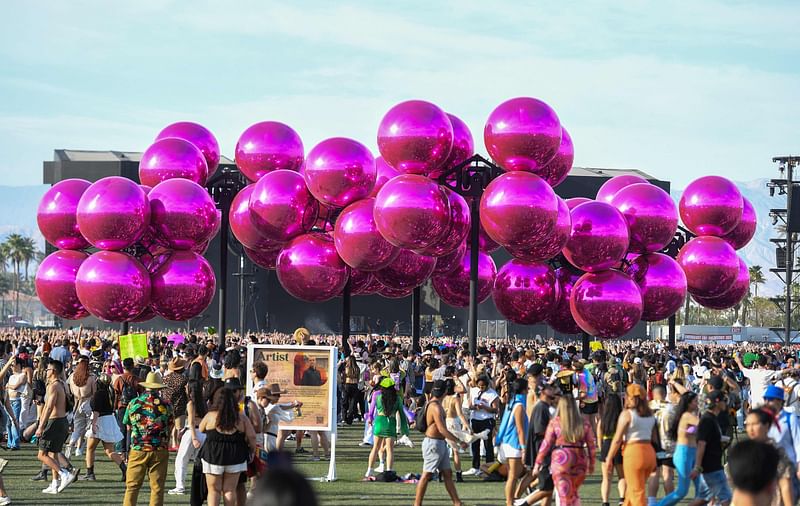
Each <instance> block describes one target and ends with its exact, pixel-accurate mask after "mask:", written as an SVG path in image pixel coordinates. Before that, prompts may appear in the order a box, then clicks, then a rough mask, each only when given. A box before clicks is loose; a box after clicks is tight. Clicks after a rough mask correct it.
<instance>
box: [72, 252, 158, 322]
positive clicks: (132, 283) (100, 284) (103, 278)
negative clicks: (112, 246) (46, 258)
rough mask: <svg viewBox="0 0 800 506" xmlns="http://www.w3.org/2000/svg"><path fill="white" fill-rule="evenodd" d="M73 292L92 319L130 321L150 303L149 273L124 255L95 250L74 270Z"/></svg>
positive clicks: (133, 259)
mask: <svg viewBox="0 0 800 506" xmlns="http://www.w3.org/2000/svg"><path fill="white" fill-rule="evenodd" d="M75 291H76V292H77V294H78V300H80V301H81V304H83V307H85V308H86V309H87V310H88V311H89V313H91V314H92V315H93V316H96V317H97V318H100V319H101V320H105V321H109V322H124V321H131V320H133V319H134V318H136V317H137V316H139V315H140V314H141V313H142V311H144V310H145V308H146V307H147V306H148V304H150V273H149V272H147V269H145V268H144V266H143V265H142V264H141V263H140V262H139V261H138V260H136V259H135V258H133V257H132V256H130V255H128V254H126V253H120V252H118V251H98V252H97V253H95V254H93V255H92V256H90V257H89V258H87V259H86V260H84V261H83V263H82V264H81V266H80V268H79V269H78V274H77V276H76V278H75Z"/></svg>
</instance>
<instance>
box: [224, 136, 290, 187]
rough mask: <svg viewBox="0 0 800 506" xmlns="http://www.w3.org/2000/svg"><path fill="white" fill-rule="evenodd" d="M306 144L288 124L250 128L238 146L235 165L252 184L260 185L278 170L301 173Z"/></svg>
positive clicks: (240, 138)
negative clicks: (269, 174) (266, 176)
mask: <svg viewBox="0 0 800 506" xmlns="http://www.w3.org/2000/svg"><path fill="white" fill-rule="evenodd" d="M303 153H304V151H303V141H302V140H300V136H299V135H297V132H295V131H294V130H292V128H291V127H290V126H288V125H284V124H283V123H279V122H277V121H262V122H261V123H256V124H255V125H251V126H250V127H248V128H247V130H245V131H244V132H242V135H241V136H240V137H239V141H238V142H237V143H236V155H235V158H236V166H237V167H239V170H240V171H241V172H242V174H244V175H245V177H247V179H249V180H250V181H253V182H257V181H258V180H259V179H261V178H262V177H263V176H264V175H265V174H267V173H269V172H272V171H275V170H292V171H298V170H300V166H301V165H302V164H303Z"/></svg>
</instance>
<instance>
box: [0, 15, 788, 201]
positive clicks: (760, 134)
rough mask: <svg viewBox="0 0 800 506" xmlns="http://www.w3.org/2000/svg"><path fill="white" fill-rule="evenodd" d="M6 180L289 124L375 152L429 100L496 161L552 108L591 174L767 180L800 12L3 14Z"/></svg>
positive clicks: (784, 138)
mask: <svg viewBox="0 0 800 506" xmlns="http://www.w3.org/2000/svg"><path fill="white" fill-rule="evenodd" d="M0 18H1V19H3V20H4V21H5V23H4V29H3V30H2V32H0V152H1V153H2V158H0V174H2V181H0V184H10V185H27V184H37V183H40V182H41V162H42V160H49V159H52V152H53V149H56V148H72V149H116V150H144V149H145V148H146V147H147V146H148V145H149V143H150V142H151V141H152V139H153V137H154V136H155V135H156V133H157V132H158V131H159V130H160V128H162V127H163V126H165V125H166V124H168V123H171V122H173V121H178V120H193V121H197V122H200V123H202V124H204V125H206V126H207V127H209V128H210V129H211V130H212V131H213V132H214V133H215V134H216V135H217V137H218V139H219V141H220V145H221V146H222V151H223V153H225V154H226V155H228V156H232V154H233V149H234V146H235V144H236V140H237V138H238V136H239V134H240V133H241V132H242V131H243V130H244V129H245V128H246V127H247V126H249V125H250V124H252V123H255V122H257V121H262V120H279V121H284V122H286V123H288V124H290V125H292V126H293V127H294V128H295V129H296V130H297V131H298V132H299V133H300V135H301V136H302V138H303V141H304V144H305V147H306V152H308V150H309V149H310V148H311V147H312V146H313V145H314V144H315V143H317V142H319V141H320V140H322V139H324V138H327V137H332V136H348V137H353V138H356V139H358V140H360V141H362V142H364V143H366V144H367V145H368V146H370V147H371V148H372V149H373V151H374V152H375V153H376V154H377V147H376V142H375V136H376V132H377V125H378V122H379V121H380V118H381V117H382V115H383V113H384V112H385V111H386V110H388V109H389V108H390V107H391V106H392V105H394V104H395V103H396V102H398V101H401V100H405V99H409V98H421V99H426V100H430V101H432V102H435V103H437V104H438V105H440V106H441V107H442V108H444V109H445V110H447V111H448V112H451V113H453V114H456V115H457V116H460V117H461V118H462V119H464V120H465V121H466V122H467V124H468V125H469V126H470V128H471V129H472V131H473V135H474V136H475V138H476V145H477V146H478V148H479V151H481V152H484V153H485V149H484V147H483V140H482V131H483V124H484V121H485V119H486V117H487V116H488V114H489V112H490V111H491V110H492V109H493V108H494V107H495V106H496V105H497V104H498V103H500V102H502V101H503V100H505V99H507V98H511V97H514V96H521V95H528V96H534V97H537V98H540V99H542V100H545V101H546V102H548V103H549V104H550V105H552V106H553V107H554V108H555V109H556V111H557V112H558V114H559V117H560V118H561V121H562V124H563V125H564V126H565V127H567V129H568V130H569V131H570V133H571V135H572V138H573V141H574V143H575V149H576V165H582V166H594V167H617V168H629V167H635V168H640V169H642V170H645V171H646V172H648V173H650V174H652V175H654V176H656V177H659V178H661V179H670V180H672V181H673V183H674V185H675V186H676V187H682V186H684V185H685V184H686V183H687V182H688V181H690V180H691V179H693V178H695V177H697V176H699V175H703V174H711V173H715V174H720V175H726V176H728V177H731V178H733V179H736V180H742V181H744V180H751V179H755V178H757V177H770V176H771V175H772V174H774V173H777V171H776V170H775V167H774V166H773V164H772V163H771V157H772V156H773V155H776V154H785V153H790V152H791V153H795V154H796V153H798V152H800V126H799V125H800V124H799V123H798V118H800V100H799V99H800V75H799V73H800V67H798V61H800V31H798V28H797V22H798V20H800V2H793V1H785V2H733V1H730V2H706V1H674V2H645V1H618V2H608V1H586V2H583V1H575V2H563V1H547V2H544V1H540V2H519V1H515V2H497V1H495V2H486V1H466V0H457V1H441V2H431V1H427V2H360V3H355V2H302V3H301V2H274V3H273V2H267V1H246V0H243V1H237V2H221V1H220V2H206V1H192V2H188V1H186V2H173V1H166V0H154V1H137V2H101V1H94V2H89V1H74V0H71V1H68V2H64V1H52V2H46V1H36V2H20V1H4V2H1V3H0Z"/></svg>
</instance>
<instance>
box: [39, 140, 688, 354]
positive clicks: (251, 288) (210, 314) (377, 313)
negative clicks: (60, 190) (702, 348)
mask: <svg viewBox="0 0 800 506" xmlns="http://www.w3.org/2000/svg"><path fill="white" fill-rule="evenodd" d="M140 158H141V153H138V152H124V151H82V150H67V149H59V150H56V151H55V152H54V160H53V161H45V162H44V164H43V165H44V166H43V169H44V170H43V182H44V183H45V184H55V183H57V182H59V181H62V180H64V179H70V178H80V179H86V180H88V181H90V182H94V181H97V180H99V179H102V178H104V177H108V176H122V177H125V178H128V179H131V180H133V181H136V182H139V175H138V174H139V172H138V171H139V160H140ZM503 173H504V171H503V170H502V169H501V168H500V167H498V166H497V165H495V164H494V163H493V162H491V161H489V160H488V159H486V158H484V157H483V156H481V155H474V156H472V157H471V158H469V159H468V160H466V161H464V162H463V163H461V164H459V165H458V166H456V167H453V168H452V169H450V170H449V171H447V173H446V174H444V175H442V176H441V177H440V178H439V182H440V183H441V184H443V185H445V186H447V187H448V188H450V189H452V190H453V191H455V192H456V193H459V194H460V195H462V196H464V197H465V198H466V199H467V200H468V201H469V202H471V203H470V211H471V215H472V221H471V227H472V229H471V230H470V246H471V247H470V254H471V255H472V262H471V265H473V266H475V265H477V262H476V261H475V258H476V256H477V252H478V248H477V246H475V244H476V241H477V237H478V236H477V234H478V231H479V229H478V226H479V219H478V216H479V200H480V195H482V193H483V191H484V190H485V188H486V186H487V185H488V184H489V183H490V182H491V181H492V180H493V179H495V178H496V177H497V176H499V175H501V174H503ZM626 174H632V175H637V176H640V177H643V178H645V179H647V180H648V181H649V182H650V183H652V184H653V185H655V186H658V187H659V188H661V189H663V190H665V191H667V192H668V191H669V189H670V183H669V182H668V181H663V180H657V179H655V178H653V177H652V176H650V175H648V174H645V173H643V172H641V171H638V170H620V169H606V168H585V167H573V168H572V170H571V171H570V173H569V176H568V177H567V178H566V179H565V180H564V182H563V183H561V184H560V185H558V187H557V188H556V189H555V190H556V193H557V194H558V195H559V196H560V197H562V198H564V199H567V198H574V197H585V198H590V199H591V198H594V197H595V195H596V194H597V191H598V189H599V188H600V187H601V186H602V184H603V183H605V182H606V181H608V180H609V179H611V178H612V177H614V176H618V175H626ZM246 184H247V181H246V179H245V177H244V176H243V175H242V174H241V172H240V171H239V170H238V168H237V167H236V165H235V163H234V162H233V161H232V160H230V159H228V158H225V157H222V158H221V160H220V164H219V169H218V171H217V173H216V174H215V175H214V176H213V177H212V178H211V179H210V180H209V181H208V182H207V184H206V188H207V189H208V191H209V193H210V194H211V196H212V197H213V198H214V201H215V203H216V204H217V207H218V209H220V211H221V213H222V228H221V230H220V232H219V234H218V235H217V237H216V238H215V239H214V240H213V241H212V243H211V246H210V248H209V250H208V252H207V253H206V257H207V258H208V259H209V261H210V262H211V264H212V265H213V266H214V268H215V270H216V273H217V296H216V297H215V298H214V301H213V302H212V305H211V306H210V307H209V308H208V310H207V311H206V312H204V313H203V314H202V315H200V316H199V317H197V318H195V319H193V320H192V321H190V322H187V329H188V328H191V327H194V328H203V327H216V329H217V330H218V339H219V342H220V344H223V343H224V340H225V334H226V332H227V330H228V329H229V328H236V329H238V330H239V331H240V332H247V331H249V330H254V329H255V330H260V329H261V328H265V329H267V330H269V329H277V330H281V331H284V332H287V331H291V330H293V329H294V328H296V327H297V326H300V325H303V324H304V323H305V322H304V321H303V315H304V314H308V313H313V314H315V315H316V316H315V317H314V318H315V321H316V320H319V321H320V322H321V325H322V326H323V327H325V328H328V329H329V330H331V331H335V330H339V331H340V332H341V333H342V335H343V336H345V342H346V339H347V336H349V334H350V332H351V330H350V329H351V325H350V322H351V316H352V314H351V313H353V308H354V307H356V311H357V312H358V313H359V314H364V315H372V318H374V319H373V320H372V321H373V326H372V327H371V328H372V329H374V330H376V331H379V332H381V333H384V332H389V331H391V329H392V323H391V322H399V323H400V325H401V327H402V325H405V324H403V323H402V322H403V321H407V322H408V323H410V325H409V327H410V329H409V330H410V332H409V333H410V334H411V335H412V337H413V342H414V347H415V349H419V339H420V329H421V315H422V314H423V312H424V313H426V314H431V313H434V314H436V313H438V314H441V315H442V318H444V319H446V320H450V319H454V320H457V321H461V320H460V317H462V316H464V317H465V318H464V319H465V320H466V327H467V333H468V335H469V339H470V346H471V348H470V349H471V350H476V342H477V333H478V328H477V326H478V320H479V319H488V320H502V319H504V318H503V316H502V315H500V314H499V313H498V312H497V310H496V309H495V308H494V304H493V303H492V302H491V301H486V302H484V303H482V304H478V303H477V281H476V279H477V269H475V268H473V269H472V272H471V273H470V274H471V282H470V306H469V308H468V309H467V312H466V315H464V314H463V310H461V309H459V308H452V307H450V306H447V305H445V304H438V299H437V301H436V302H437V303H436V304H434V305H433V306H432V305H430V304H425V306H424V309H423V299H425V297H424V296H423V293H422V290H421V288H420V287H417V288H415V289H414V291H413V293H412V295H411V297H410V299H411V300H410V308H408V306H405V308H406V309H403V308H402V307H398V306H403V305H398V304H397V300H392V299H383V298H381V297H379V296H370V297H358V298H357V299H354V300H351V297H350V294H349V285H348V287H346V288H345V291H344V293H343V294H342V300H341V301H337V300H335V299H334V300H332V301H328V302H324V303H319V304H311V303H305V302H303V301H299V300H296V299H287V298H286V297H285V292H284V291H283V288H282V287H281V286H280V284H279V283H278V282H277V279H276V277H275V276H274V273H270V272H269V271H266V270H264V269H260V268H259V269H255V272H254V271H253V269H252V267H251V266H252V262H251V261H250V259H249V258H248V257H247V256H246V255H245V253H244V251H243V248H242V247H241V245H239V244H238V242H237V241H236V240H235V239H234V238H233V237H232V234H230V230H229V222H228V215H229V213H230V207H231V202H232V200H233V198H234V196H235V195H236V193H237V192H238V191H240V190H241V189H242V188H244V186H246ZM337 214H338V213H330V214H329V215H328V216H326V219H327V221H328V222H329V223H330V224H331V225H332V224H333V223H335V220H336V217H337ZM690 238H691V235H690V234H688V232H687V231H685V229H680V230H679V231H678V233H677V234H676V237H675V239H674V240H673V241H672V243H671V244H670V245H669V246H668V247H667V248H666V249H665V250H664V253H667V254H669V255H670V256H672V257H673V258H674V257H675V256H676V255H677V252H678V250H679V249H680V247H681V246H682V245H683V244H684V243H685V242H686V241H688V240H689V239H690ZM51 251H53V248H52V247H51V246H50V245H48V253H50V252H51ZM492 256H493V257H495V258H497V260H498V263H503V262H505V261H506V260H508V259H510V258H511V257H510V255H509V254H508V253H507V252H505V250H504V249H500V250H498V251H497V252H495V253H493V254H492ZM563 262H564V260H563V259H561V258H560V256H559V257H557V258H555V259H554V260H553V261H552V262H551V263H552V264H553V265H554V266H559V265H561V263H563ZM237 269H238V271H237ZM231 277H235V278H238V280H237V281H238V283H239V284H238V287H237V288H238V289H237V290H230V289H229V286H230V285H229V282H230V281H231V279H230V278H231ZM262 296H263V298H264V299H265V300H266V301H267V302H266V304H264V306H266V311H265V313H263V314H262V315H261V316H263V317H264V318H263V319H262V317H260V316H259V314H258V309H259V307H262V306H259V304H257V303H256V300H257V298H261V297H262ZM401 300H405V299H401ZM353 302H355V304H353ZM436 306H438V308H437V307H436ZM229 307H237V309H238V311H236V312H234V313H230V312H229V311H228V308H229ZM337 308H338V310H337ZM409 309H410V311H409ZM250 311H253V313H254V314H253V318H250V315H249V314H248V313H249V312H250ZM409 314H410V315H411V317H410V318H409V319H408V320H405V318H408V315H409ZM215 316H216V317H215ZM479 317H480V318H479ZM355 318H361V317H360V316H359V315H358V314H357V315H355ZM88 320H89V321H88V322H85V323H84V324H85V325H89V326H91V325H95V326H102V325H107V324H106V323H105V322H101V321H99V320H93V319H92V318H89V319H88ZM376 320H377V321H378V322H379V324H377V325H375V324H374V322H375V321H376ZM232 321H235V322H236V325H231V322H232ZM381 321H382V322H383V323H380V322H381ZM669 323H670V329H671V332H670V346H674V335H675V334H674V327H675V317H674V316H672V317H671V318H670V319H669ZM151 325H152V326H154V327H157V328H175V324H174V322H168V321H166V320H161V319H156V320H154V321H153V323H152V324H151ZM306 325H307V324H306ZM123 326H125V327H127V325H125V324H123ZM396 326H397V324H396V325H395V327H396ZM336 327H338V329H337V328H336ZM536 327H537V329H538V328H541V329H542V330H544V326H543V324H542V325H539V326H536ZM123 330H125V331H126V332H127V328H125V329H123ZM521 330H522V326H520V325H516V324H513V323H510V324H509V334H514V333H521V332H520V331H521ZM359 333H364V329H361V330H360V331H359ZM631 334H634V335H644V334H645V332H644V323H640V324H638V325H637V327H635V328H634V329H633V330H632V331H631ZM584 340H585V341H587V340H588V335H585V336H584ZM587 349H588V347H587Z"/></svg>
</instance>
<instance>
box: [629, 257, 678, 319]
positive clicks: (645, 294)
mask: <svg viewBox="0 0 800 506" xmlns="http://www.w3.org/2000/svg"><path fill="white" fill-rule="evenodd" d="M625 272H626V273H627V274H628V275H630V276H631V277H632V278H633V281H634V282H636V284H637V285H639V290H640V291H641V293H642V302H643V303H644V311H643V312H642V320H644V321H647V322H655V321H659V320H663V319H665V318H669V317H670V316H672V315H674V314H675V313H676V312H677V311H678V310H679V309H680V308H681V307H682V306H683V302H684V300H685V299H686V275H685V274H684V273H683V269H681V266H680V265H678V262H676V261H675V260H673V259H672V258H670V257H668V256H667V255H664V254H663V253H648V254H646V255H639V256H638V257H636V258H635V259H634V260H633V261H632V262H631V264H630V266H628V267H627V268H626V269H625Z"/></svg>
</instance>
